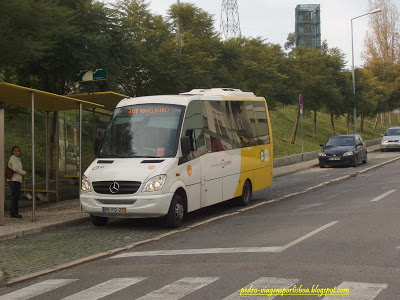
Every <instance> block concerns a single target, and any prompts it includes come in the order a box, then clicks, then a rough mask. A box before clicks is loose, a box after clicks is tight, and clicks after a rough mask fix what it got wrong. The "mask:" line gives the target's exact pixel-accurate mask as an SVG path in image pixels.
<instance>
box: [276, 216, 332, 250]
mask: <svg viewBox="0 0 400 300" xmlns="http://www.w3.org/2000/svg"><path fill="white" fill-rule="evenodd" d="M337 223H339V221H333V222H330V223H328V224H326V225H324V226H321V227H320V228H317V229H315V230H314V231H311V232H310V233H308V234H306V235H303V236H302V237H300V238H298V239H297V240H294V241H293V242H290V243H289V244H286V245H285V246H283V247H281V251H284V250H286V249H288V248H290V247H292V246H294V245H296V244H298V243H300V242H302V241H304V240H305V239H308V238H309V237H311V236H313V235H314V234H317V233H318V232H321V231H322V230H325V229H327V228H329V227H331V226H333V225H335V224H337Z"/></svg>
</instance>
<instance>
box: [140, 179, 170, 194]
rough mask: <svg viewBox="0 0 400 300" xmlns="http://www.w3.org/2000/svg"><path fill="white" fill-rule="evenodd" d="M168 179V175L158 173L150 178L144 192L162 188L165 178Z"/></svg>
mask: <svg viewBox="0 0 400 300" xmlns="http://www.w3.org/2000/svg"><path fill="white" fill-rule="evenodd" d="M166 179H167V175H158V176H155V177H152V178H150V179H149V180H148V181H147V182H146V184H145V186H144V188H143V192H154V191H158V190H160V189H162V187H163V186H164V183H165V180H166Z"/></svg>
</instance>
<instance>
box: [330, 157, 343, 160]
mask: <svg viewBox="0 0 400 300" xmlns="http://www.w3.org/2000/svg"><path fill="white" fill-rule="evenodd" d="M340 159H341V158H340V157H329V160H340Z"/></svg>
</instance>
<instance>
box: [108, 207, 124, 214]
mask: <svg viewBox="0 0 400 300" xmlns="http://www.w3.org/2000/svg"><path fill="white" fill-rule="evenodd" d="M103 213H115V214H125V213H126V208H125V207H103Z"/></svg>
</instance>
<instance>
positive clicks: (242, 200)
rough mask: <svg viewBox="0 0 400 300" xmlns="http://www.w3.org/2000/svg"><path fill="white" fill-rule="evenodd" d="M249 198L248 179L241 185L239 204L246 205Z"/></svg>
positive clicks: (249, 187)
mask: <svg viewBox="0 0 400 300" xmlns="http://www.w3.org/2000/svg"><path fill="white" fill-rule="evenodd" d="M250 200H251V185H250V182H249V181H248V180H246V182H245V183H244V185H243V191H242V196H240V197H239V204H240V205H242V206H246V205H248V204H249V203H250Z"/></svg>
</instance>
